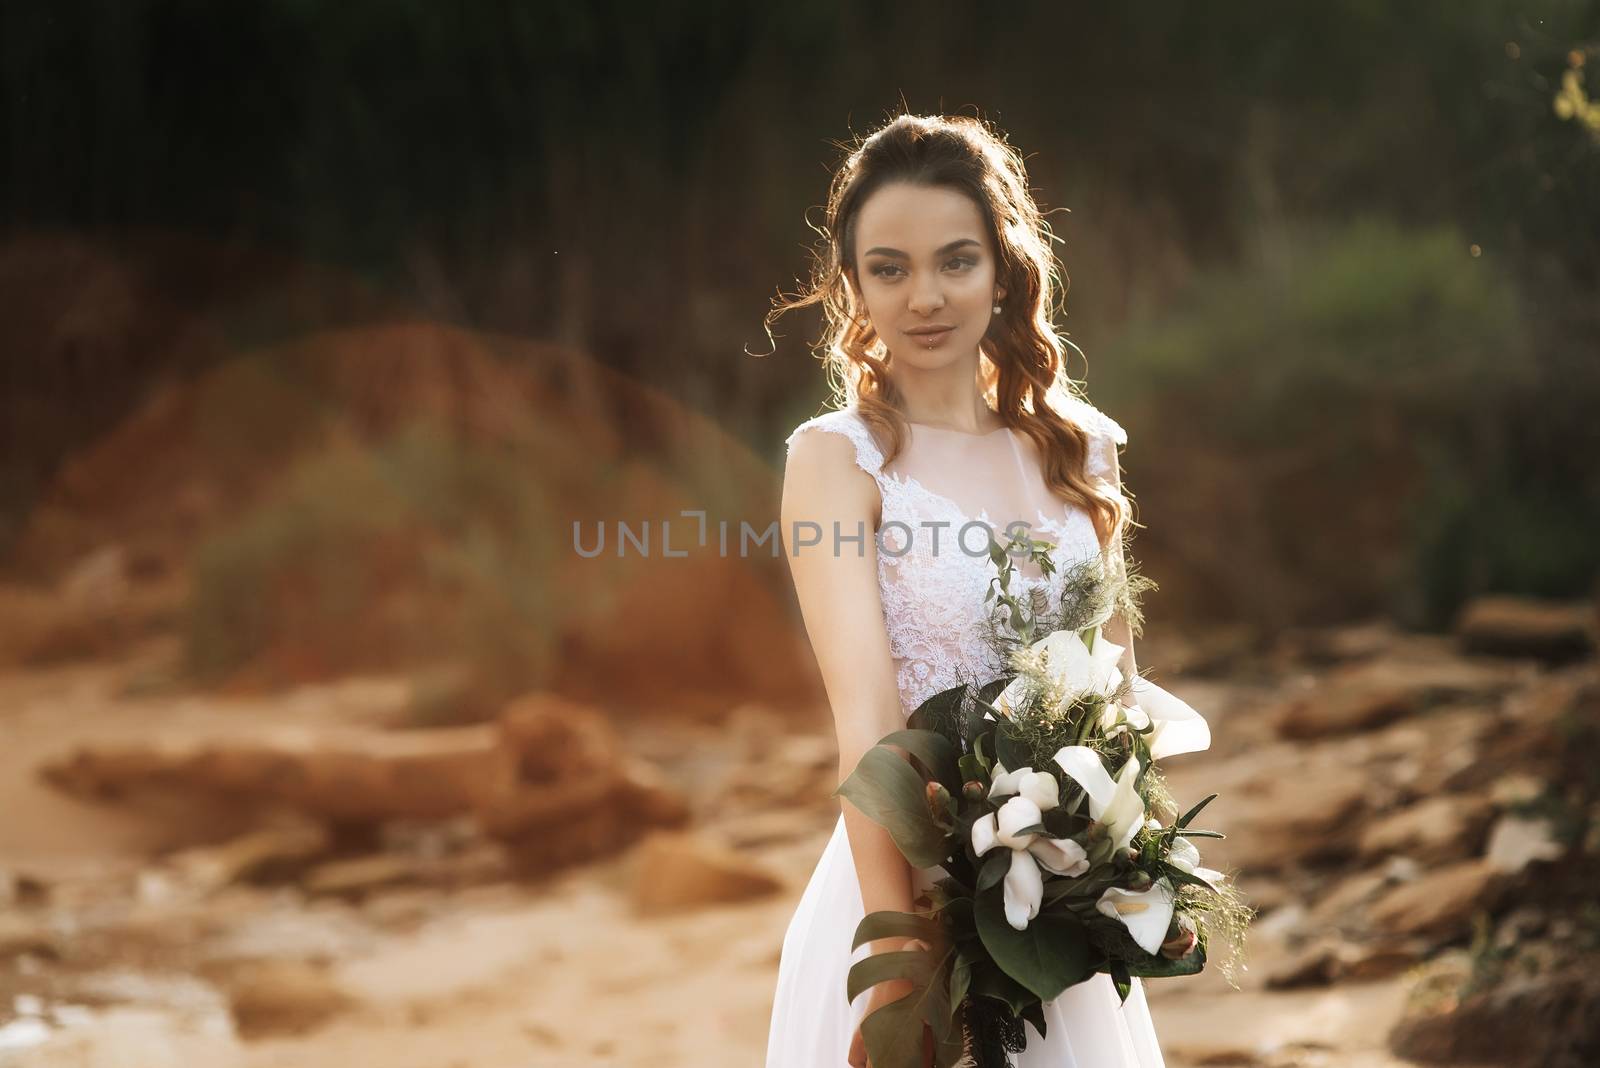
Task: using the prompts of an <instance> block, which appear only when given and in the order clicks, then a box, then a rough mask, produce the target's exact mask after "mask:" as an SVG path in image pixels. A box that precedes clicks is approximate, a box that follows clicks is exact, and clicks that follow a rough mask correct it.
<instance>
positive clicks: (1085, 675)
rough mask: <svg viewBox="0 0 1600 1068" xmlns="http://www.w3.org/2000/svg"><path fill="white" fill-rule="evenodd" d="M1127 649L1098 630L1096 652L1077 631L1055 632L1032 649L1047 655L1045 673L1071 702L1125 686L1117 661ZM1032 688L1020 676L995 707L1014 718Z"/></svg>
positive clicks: (1002, 691) (1032, 646)
mask: <svg viewBox="0 0 1600 1068" xmlns="http://www.w3.org/2000/svg"><path fill="white" fill-rule="evenodd" d="M1123 648H1124V647H1123V646H1121V645H1116V644H1113V643H1112V642H1109V641H1107V640H1106V639H1105V638H1104V637H1102V636H1101V635H1100V633H1099V631H1098V630H1096V631H1095V634H1094V651H1093V652H1091V651H1090V650H1089V647H1088V646H1087V645H1085V644H1084V641H1083V638H1082V636H1081V635H1080V634H1079V632H1078V631H1075V630H1055V631H1051V632H1050V633H1049V634H1046V635H1045V636H1044V637H1043V638H1040V639H1039V640H1038V641H1036V642H1034V643H1033V644H1032V645H1031V646H1029V647H1028V649H1029V652H1038V653H1042V654H1043V656H1044V671H1045V674H1046V675H1047V676H1048V677H1049V679H1050V680H1051V682H1053V683H1054V684H1055V685H1056V687H1057V688H1058V689H1060V690H1061V691H1062V693H1063V694H1064V695H1065V696H1064V700H1065V701H1066V702H1068V703H1070V702H1072V701H1076V700H1078V699H1079V698H1080V697H1082V696H1083V695H1085V694H1090V693H1094V694H1102V695H1107V694H1110V693H1112V692H1113V691H1115V690H1116V689H1117V687H1118V686H1121V685H1122V672H1121V670H1120V669H1118V667H1117V661H1118V660H1119V659H1120V658H1121V656H1122V651H1123ZM1032 687H1033V682H1032V680H1031V679H1029V678H1028V677H1027V676H1025V675H1018V676H1017V677H1016V678H1014V679H1012V680H1011V681H1010V682H1009V683H1007V684H1006V688H1005V689H1004V690H1001V691H1000V695H999V696H998V697H996V698H995V702H994V705H995V707H996V708H998V709H999V710H1000V711H1001V712H1002V713H1004V714H1005V715H1007V716H1011V715H1014V714H1015V713H1016V712H1017V710H1018V708H1019V707H1020V706H1021V705H1022V704H1023V703H1024V702H1025V701H1026V699H1027V696H1028V694H1029V692H1030V691H1031V689H1032ZM989 718H990V719H993V718H994V717H993V716H990V717H989Z"/></svg>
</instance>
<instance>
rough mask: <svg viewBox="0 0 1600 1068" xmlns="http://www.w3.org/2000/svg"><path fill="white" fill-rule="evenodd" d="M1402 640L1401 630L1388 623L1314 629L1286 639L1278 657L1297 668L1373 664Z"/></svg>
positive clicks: (1299, 632) (1290, 635)
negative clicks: (1364, 662) (1372, 661)
mask: <svg viewBox="0 0 1600 1068" xmlns="http://www.w3.org/2000/svg"><path fill="white" fill-rule="evenodd" d="M1400 637H1401V634H1400V631H1399V630H1398V628H1396V627H1395V625H1394V624H1393V623H1390V622H1388V621H1387V620H1377V621H1373V622H1368V623H1357V624H1352V625H1350V626H1342V627H1319V628H1312V629H1307V630H1303V631H1292V632H1290V633H1289V634H1287V635H1285V636H1284V638H1283V639H1282V640H1281V641H1280V643H1279V648H1278V650H1277V655H1278V658H1279V659H1280V661H1282V662H1285V663H1288V664H1294V665H1301V664H1312V665H1317V666H1326V665H1330V664H1342V663H1346V662H1349V661H1352V660H1370V659H1372V658H1373V657H1376V656H1380V655H1382V654H1384V653H1387V652H1388V651H1389V650H1390V648H1391V647H1392V646H1393V645H1394V644H1395V643H1396V641H1398V640H1399V639H1400Z"/></svg>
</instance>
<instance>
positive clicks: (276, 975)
mask: <svg viewBox="0 0 1600 1068" xmlns="http://www.w3.org/2000/svg"><path fill="white" fill-rule="evenodd" d="M203 973H204V975H205V977H206V978H207V979H208V980H209V981H210V982H211V983H212V984H213V985H215V986H216V987H217V988H218V989H220V990H221V991H222V993H223V995H224V996H225V997H226V998H227V999H228V1003H229V1007H230V1009H231V1010H232V1013H233V1021H234V1026H235V1028H236V1029H237V1030H238V1033H239V1037H240V1038H242V1039H244V1040H246V1041H251V1040H254V1039H259V1038H264V1037H266V1036H269V1035H295V1034H304V1033H306V1032H309V1031H313V1030H315V1029H316V1028H318V1027H320V1026H321V1025H322V1024H324V1023H326V1022H327V1021H328V1020H330V1019H333V1018H334V1017H336V1016H338V1015H340V1014H342V1013H344V1012H347V1011H349V1010H350V1009H351V1008H352V1007H354V1005H355V1004H356V1002H355V1000H354V999H353V998H351V997H350V995H349V994H348V993H346V992H345V991H344V990H343V989H342V988H341V987H340V986H339V985H338V984H337V983H335V982H334V981H333V979H332V977H331V976H330V975H329V974H328V970H327V969H326V968H324V967H321V966H318V965H316V964H313V963H311V962H308V961H299V960H276V959H275V960H242V961H228V962H213V963H210V964H208V965H206V966H205V967H204V969H203Z"/></svg>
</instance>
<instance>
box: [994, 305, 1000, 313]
mask: <svg viewBox="0 0 1600 1068" xmlns="http://www.w3.org/2000/svg"><path fill="white" fill-rule="evenodd" d="M994 313H995V314H996V315H999V314H1000V305H998V304H996V305H995V306H994Z"/></svg>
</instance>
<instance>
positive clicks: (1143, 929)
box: [1094, 878, 1174, 956]
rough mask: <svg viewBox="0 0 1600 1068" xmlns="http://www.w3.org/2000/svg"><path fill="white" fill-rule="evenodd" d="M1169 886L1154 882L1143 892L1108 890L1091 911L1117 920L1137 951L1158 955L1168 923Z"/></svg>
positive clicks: (1171, 898) (1170, 911)
mask: <svg viewBox="0 0 1600 1068" xmlns="http://www.w3.org/2000/svg"><path fill="white" fill-rule="evenodd" d="M1173 899H1174V894H1173V890H1172V884H1171V883H1169V882H1168V881H1167V880H1166V879H1164V878H1163V879H1157V880H1156V881H1155V882H1153V883H1151V884H1150V887H1149V889H1146V890H1138V891H1134V890H1123V889H1122V888H1120V887H1116V886H1110V887H1107V888H1106V891H1105V893H1103V894H1101V895H1100V900H1098V901H1096V902H1095V906H1094V907H1095V908H1096V909H1097V910H1098V911H1100V912H1101V913H1103V914H1105V915H1107V916H1110V917H1111V918H1112V919H1114V920H1120V921H1121V922H1122V925H1123V926H1124V927H1126V928H1127V929H1128V933H1129V934H1130V935H1132V936H1133V940H1134V941H1135V942H1137V943H1139V948H1140V949H1142V950H1144V951H1145V952H1146V953H1149V954H1151V955H1152V956H1154V955H1155V954H1157V953H1160V952H1161V943H1162V942H1164V941H1166V938H1167V928H1168V927H1169V926H1170V925H1171V923H1172V902H1173Z"/></svg>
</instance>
